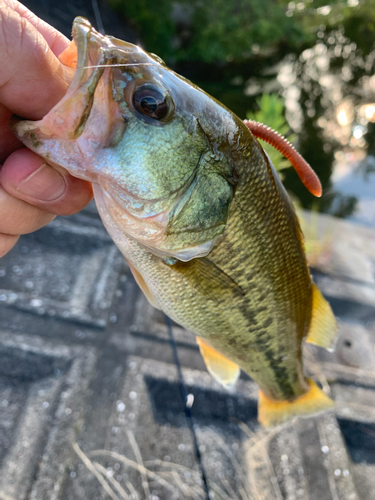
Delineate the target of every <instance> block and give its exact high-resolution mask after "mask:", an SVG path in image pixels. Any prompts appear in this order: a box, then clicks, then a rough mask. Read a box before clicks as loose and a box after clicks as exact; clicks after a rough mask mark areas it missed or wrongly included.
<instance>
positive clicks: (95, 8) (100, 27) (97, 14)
mask: <svg viewBox="0 0 375 500" xmlns="http://www.w3.org/2000/svg"><path fill="white" fill-rule="evenodd" d="M91 5H92V10H93V11H94V16H95V21H96V25H97V27H98V31H99V33H101V34H102V35H105V31H104V26H103V21H102V16H101V14H100V10H99V5H98V0H91Z"/></svg>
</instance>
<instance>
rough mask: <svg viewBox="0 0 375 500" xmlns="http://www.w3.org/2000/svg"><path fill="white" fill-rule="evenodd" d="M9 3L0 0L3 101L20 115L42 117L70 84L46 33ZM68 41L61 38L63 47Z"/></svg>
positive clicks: (0, 82) (60, 44)
mask: <svg viewBox="0 0 375 500" xmlns="http://www.w3.org/2000/svg"><path fill="white" fill-rule="evenodd" d="M8 3H11V2H10V0H7V2H5V1H4V0H0V47H1V51H0V67H1V73H0V102H2V103H3V104H4V105H5V106H6V107H7V108H8V109H9V110H11V111H12V112H13V113H16V114H18V115H20V116H24V117H27V118H30V119H40V118H42V117H43V116H44V115H45V114H46V113H47V112H48V111H49V110H50V109H51V108H52V107H53V106H54V105H55V104H56V103H57V102H58V101H59V100H60V99H61V98H62V97H63V95H64V94H65V92H66V89H67V85H68V84H67V82H66V81H65V78H64V71H63V68H62V65H61V63H60V62H59V60H58V59H57V57H56V56H55V55H54V53H53V52H52V50H51V49H50V47H49V45H48V43H47V41H46V40H45V38H44V37H43V35H42V34H41V33H39V31H38V30H37V29H36V28H35V27H34V26H33V25H32V24H31V22H30V21H29V20H28V19H26V17H23V15H21V14H20V13H19V12H17V11H16V10H14V9H12V8H11V7H10V6H9V5H8ZM12 5H13V3H12ZM14 5H15V6H17V8H18V9H19V10H20V11H22V9H21V8H20V7H19V4H17V3H16V2H14ZM29 17H30V16H29ZM50 42H51V43H53V41H52V40H51V39H50ZM55 43H57V42H55ZM64 43H66V45H68V40H66V42H63V41H61V39H60V41H59V42H58V46H59V49H60V48H62V47H63V45H64Z"/></svg>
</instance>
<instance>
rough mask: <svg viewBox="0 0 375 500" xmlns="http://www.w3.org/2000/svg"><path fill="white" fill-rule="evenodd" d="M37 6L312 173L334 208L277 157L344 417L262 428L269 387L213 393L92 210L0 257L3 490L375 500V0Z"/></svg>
mask: <svg viewBox="0 0 375 500" xmlns="http://www.w3.org/2000/svg"><path fill="white" fill-rule="evenodd" d="M24 4H25V5H26V6H27V7H29V8H30V9H31V10H32V11H33V12H35V13H36V14H37V15H38V16H39V17H41V18H42V19H44V20H46V21H47V22H49V23H50V24H51V25H53V26H55V27H56V28H57V29H59V30H60V31H62V32H63V33H64V34H65V35H66V36H68V37H70V30H71V25H72V21H73V19H74V17H75V16H77V15H82V16H84V17H87V18H88V19H89V20H90V22H91V23H92V24H93V25H94V26H95V27H96V28H97V29H98V30H100V31H102V32H105V33H107V34H110V35H114V36H116V37H118V38H121V39H124V40H127V41H130V42H133V43H135V44H139V45H141V46H142V47H143V48H145V49H146V50H148V51H150V52H153V53H156V54H157V55H158V56H160V57H161V58H162V59H164V61H165V62H166V63H167V65H169V66H170V67H171V68H172V69H174V70H175V71H177V72H178V73H180V74H182V75H183V76H185V77H187V78H188V79H190V80H192V81H193V82H194V83H195V84H197V85H199V86H200V87H202V88H203V89H204V90H205V91H207V92H208V93H209V94H211V95H213V96H214V97H215V98H217V99H218V100H219V101H221V102H222V103H224V104H225V105H226V106H227V107H228V108H230V109H231V110H233V111H234V112H235V113H236V114H238V116H240V117H241V118H242V119H245V118H252V119H255V120H257V121H261V122H263V123H265V124H266V125H268V126H270V127H272V128H275V129H276V130H278V131H279V132H280V133H281V134H283V135H285V136H286V137H288V138H289V140H290V141H291V142H292V143H293V144H294V145H295V146H296V148H297V150H298V151H299V152H300V153H301V154H302V155H303V156H304V157H305V159H306V160H307V161H308V162H309V163H310V164H311V166H312V167H313V168H314V170H315V171H316V172H317V174H318V176H319V177H320V179H321V182H322V184H323V190H324V194H323V196H322V198H320V199H314V198H313V197H312V195H310V194H309V193H308V192H307V190H306V189H305V188H304V187H303V186H302V184H301V182H300V181H299V179H298V178H297V176H296V174H295V173H294V170H293V169H292V168H290V165H289V164H288V162H287V161H286V160H285V159H283V157H281V155H279V154H278V153H277V152H275V151H273V150H272V149H269V148H268V149H267V151H268V152H269V155H270V156H271V158H272V160H273V162H274V164H275V166H276V168H277V169H278V171H279V174H280V176H281V177H282V179H283V182H284V185H285V186H286V188H287V190H288V191H289V193H290V195H291V196H292V199H293V201H294V203H295V205H296V207H297V208H298V213H299V216H300V219H301V223H302V226H303V229H304V233H305V237H306V250H307V255H308V260H309V264H310V266H311V270H312V274H313V277H314V281H315V282H316V283H317V284H318V286H319V287H320V289H321V290H322V292H323V293H324V295H325V296H326V298H327V299H328V300H329V302H330V303H331V305H332V308H333V310H334V313H335V315H336V317H337V318H338V321H339V336H338V341H337V344H336V349H335V352H333V353H328V352H326V351H324V350H322V349H319V348H314V347H310V348H309V349H308V350H307V351H306V353H305V355H306V367H307V370H308V371H309V372H310V373H311V374H312V375H313V376H314V377H315V379H316V380H318V381H319V383H320V384H321V385H322V386H323V388H324V389H325V390H326V391H327V392H328V393H330V395H331V397H333V398H334V400H335V403H336V411H335V413H326V414H324V415H320V416H317V417H311V418H308V419H300V420H297V421H292V422H291V423H290V424H288V425H286V426H284V427H282V428H276V429H273V430H271V431H267V432H266V431H264V430H262V429H260V428H259V426H258V424H257V420H256V398H257V386H256V384H254V383H253V382H252V381H251V380H250V379H249V377H247V376H246V375H242V376H241V379H240V381H239V383H238V385H237V386H236V388H235V390H234V391H232V392H225V391H224V390H223V389H222V388H221V387H220V386H218V384H216V382H215V381H214V380H213V379H212V378H211V377H210V376H209V375H208V374H207V372H206V370H205V367H204V365H203V361H202V359H201V358H200V356H199V353H198V349H197V346H196V344H195V340H194V336H193V335H192V334H191V333H189V332H186V331H185V330H183V329H182V328H181V327H179V326H178V325H175V324H172V325H169V324H168V323H166V322H165V318H164V317H163V315H162V314H161V313H160V312H159V311H156V310H155V309H153V308H152V307H151V306H150V305H149V304H148V303H147V301H146V299H145V298H144V297H143V295H142V294H141V293H140V291H139V290H138V288H137V286H136V284H135V282H134V280H133V278H132V276H131V274H130V272H129V269H128V268H127V266H126V264H125V262H124V260H123V258H122V256H121V255H120V254H119V252H118V250H117V249H116V248H115V247H114V245H113V243H112V242H111V240H110V238H109V237H108V235H107V234H106V232H105V231H104V229H103V227H102V224H101V221H100V219H99V218H98V215H97V212H96V209H95V206H94V205H93V204H91V205H90V206H89V207H88V208H86V209H85V210H84V211H83V212H81V213H80V214H77V215H75V216H72V217H67V218H58V219H56V220H55V221H54V222H53V223H52V224H50V225H49V226H47V227H46V228H44V229H42V230H40V231H38V232H37V233H35V234H32V235H26V236H24V237H22V238H21V241H20V243H19V244H18V245H17V246H16V247H15V248H14V249H13V250H12V251H11V252H10V253H9V254H8V255H7V256H6V257H4V258H3V259H1V261H0V409H1V411H0V500H28V499H31V500H41V499H42V500H44V499H45V500H51V499H61V500H77V499H78V498H81V499H86V498H87V499H90V500H91V499H95V500H96V499H98V500H101V499H104V500H108V499H112V500H128V499H132V500H137V499H139V500H143V499H147V500H150V499H151V500H165V499H166V500H169V499H185V498H187V499H188V498H193V499H198V500H207V499H208V498H215V499H223V500H250V499H251V500H252V499H255V500H268V499H276V500H375V410H374V408H375V351H374V345H375V71H374V68H375V0H366V1H361V0H345V1H340V0H337V1H327V0H305V1H303V2H302V1H301V2H286V1H284V0H233V1H228V0H185V1H184V0H182V1H173V0H158V1H157V2H156V1H155V0H131V1H130V0H75V1H73V0H68V1H67V2H66V3H64V4H62V3H60V2H54V1H52V0H25V2H24ZM344 219H347V220H344ZM176 350H177V352H178V357H176ZM186 402H187V404H185V403H186Z"/></svg>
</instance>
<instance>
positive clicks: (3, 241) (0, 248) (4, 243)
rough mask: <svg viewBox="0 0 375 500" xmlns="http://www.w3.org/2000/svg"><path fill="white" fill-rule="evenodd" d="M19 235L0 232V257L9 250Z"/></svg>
mask: <svg viewBox="0 0 375 500" xmlns="http://www.w3.org/2000/svg"><path fill="white" fill-rule="evenodd" d="M18 238H19V236H12V235H10V234H0V258H1V257H4V255H5V254H6V253H8V252H9V250H11V249H12V248H13V247H14V245H15V244H16V243H17V241H18Z"/></svg>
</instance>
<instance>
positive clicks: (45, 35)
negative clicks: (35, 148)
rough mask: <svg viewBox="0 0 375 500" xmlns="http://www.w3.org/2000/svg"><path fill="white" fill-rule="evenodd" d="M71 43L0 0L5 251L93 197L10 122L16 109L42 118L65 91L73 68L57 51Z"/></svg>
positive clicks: (0, 223)
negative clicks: (28, 145) (48, 161)
mask: <svg viewBox="0 0 375 500" xmlns="http://www.w3.org/2000/svg"><path fill="white" fill-rule="evenodd" d="M68 44H69V40H68V39H67V38H65V37H64V36H63V35H62V34H61V33H59V32H58V31H57V30H55V29H54V28H52V26H50V25H48V24H47V23H45V22H44V21H42V20H41V19H39V18H38V17H36V16H35V15H34V14H33V13H32V12H30V11H29V10H28V9H27V8H26V7H24V6H23V5H22V4H20V3H19V2H17V1H16V0H0V47H1V51H0V68H1V73H0V257H2V256H3V255H5V254H6V253H7V252H8V251H9V250H10V249H11V248H12V247H13V246H14V245H15V244H16V242H17V240H18V238H19V235H21V234H26V233H30V232H32V231H35V230H37V229H39V228H41V227H42V226H44V225H45V224H48V222H50V221H51V220H52V219H53V218H54V217H55V215H70V214H73V213H75V212H78V211H79V210H81V209H82V208H83V207H84V206H86V205H87V203H89V201H90V200H91V198H92V188H91V184H90V183H88V182H86V181H83V180H81V179H77V178H75V177H72V176H71V175H70V174H68V172H67V171H66V170H64V169H63V168H58V169H57V168H53V167H51V166H50V165H48V164H46V162H45V160H44V159H43V158H41V157H40V156H38V155H37V154H35V153H33V152H32V151H30V150H28V149H27V148H24V147H22V144H21V143H20V142H19V141H18V140H17V139H16V137H15V136H14V135H13V134H12V132H11V130H10V128H9V121H10V119H11V117H12V115H13V114H17V115H19V116H22V117H23V118H27V119H31V120H39V119H41V118H42V117H43V116H44V115H45V114H46V113H47V112H48V111H49V110H50V109H51V108H52V107H53V106H54V105H55V104H56V103H57V102H58V101H59V100H60V99H61V98H62V97H63V95H64V94H65V92H66V89H67V87H68V80H69V74H68V73H67V70H66V69H65V68H64V67H63V66H62V65H61V63H60V62H59V60H58V59H57V56H58V55H59V54H60V53H61V52H62V51H63V50H64V49H65V48H66V47H67V46H68ZM1 165H2V166H1Z"/></svg>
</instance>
